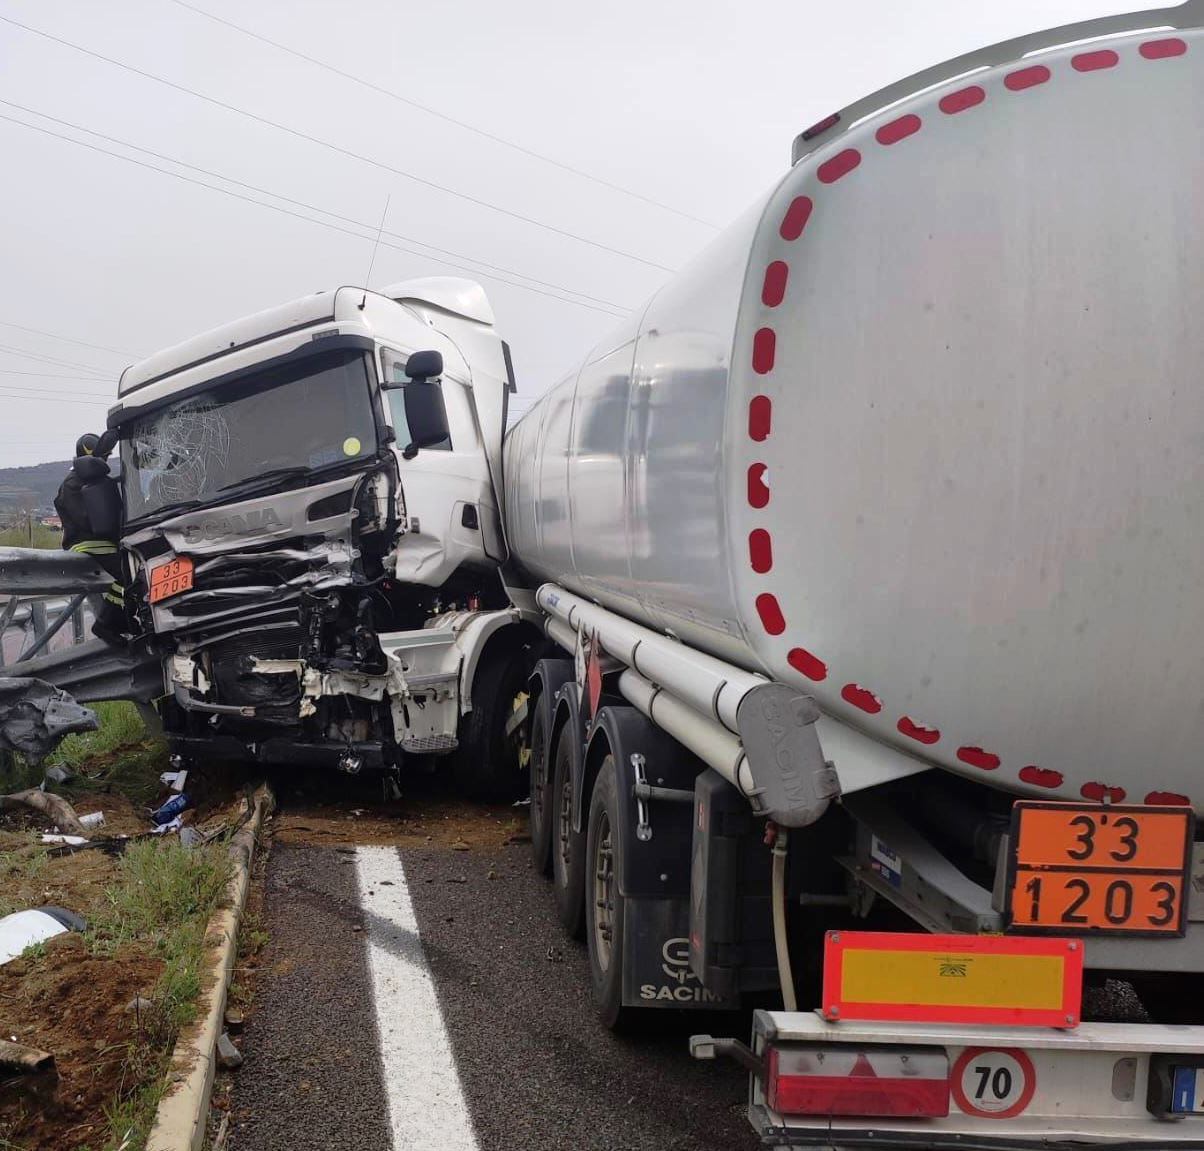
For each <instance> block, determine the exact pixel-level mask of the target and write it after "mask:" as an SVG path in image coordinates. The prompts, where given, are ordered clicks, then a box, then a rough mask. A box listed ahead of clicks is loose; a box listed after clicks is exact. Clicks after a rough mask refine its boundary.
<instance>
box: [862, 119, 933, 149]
mask: <svg viewBox="0 0 1204 1151" xmlns="http://www.w3.org/2000/svg"><path fill="white" fill-rule="evenodd" d="M923 124H924V122H923V121H922V120H921V119H920V118H919V116H913V115H907V116H900V117H899V118H898V119H897V120H892V121H891V122H890V123H889V124H883V125H882V127H881V128H879V129H878V131H877V132H875V133H874V139H875V140H877V141H878V143H879V144H885V145H887V146H889V145H891V144H897V143H898V142H899V141H900V140H906V139H907V137H908V136H914V135H915V134H916V133H917V132H918V131H919V130H920V128H921V127H923Z"/></svg>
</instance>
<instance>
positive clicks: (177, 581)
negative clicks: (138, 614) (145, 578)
mask: <svg viewBox="0 0 1204 1151" xmlns="http://www.w3.org/2000/svg"><path fill="white" fill-rule="evenodd" d="M191 587H192V560H190V559H188V558H187V557H186V556H179V557H177V558H176V559H174V560H169V561H168V562H167V563H165V564H159V566H158V567H153V568H151V569H150V602H151V603H158V602H159V601H160V600H165V599H170V598H171V597H172V596H173V595H179V594H180V592H183V591H188V590H189V589H190V588H191Z"/></svg>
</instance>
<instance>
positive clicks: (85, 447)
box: [75, 432, 100, 457]
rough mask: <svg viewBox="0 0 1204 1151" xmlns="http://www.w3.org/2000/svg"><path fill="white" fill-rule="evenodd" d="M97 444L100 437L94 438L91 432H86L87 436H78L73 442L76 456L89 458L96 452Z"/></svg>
mask: <svg viewBox="0 0 1204 1151" xmlns="http://www.w3.org/2000/svg"><path fill="white" fill-rule="evenodd" d="M98 443H100V437H99V436H94V435H93V434H92V433H91V432H88V434H87V435H84V436H80V437H79V439H78V440H76V441H75V454H76V456H77V457H78V456H90V455H91V454H92V453H93V452H94V451H96V445H97V444H98Z"/></svg>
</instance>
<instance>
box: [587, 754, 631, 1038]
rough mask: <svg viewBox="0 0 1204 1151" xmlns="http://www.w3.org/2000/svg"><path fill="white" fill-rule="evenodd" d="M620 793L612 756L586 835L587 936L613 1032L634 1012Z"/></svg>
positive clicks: (597, 990)
mask: <svg viewBox="0 0 1204 1151" xmlns="http://www.w3.org/2000/svg"><path fill="white" fill-rule="evenodd" d="M619 819H620V815H619V797H618V781H617V778H616V770H615V761H614V756H612V755H608V756H607V757H606V758H605V759H604V760H603V761H602V767H601V769H600V770H599V772H598V778H597V780H596V782H595V783H594V794H593V798H592V799H591V800H590V805H589V828H588V832H587V835H586V849H585V858H586V875H585V894H586V915H585V940H586V947H587V949H588V951H589V970H590V979H591V982H592V984H593V992H594V1007H595V1009H596V1010H597V1012H598V1017H599V1018H600V1019H601V1020H602V1022H603V1023H604V1024H605V1025H606V1026H607V1027H609V1028H610V1029H611V1030H612V1031H619V1030H622V1028H623V1027H624V1025H625V1024H626V1022H627V1019H628V1017H629V1016H630V1014H631V1013H630V1011H627V1010H625V1009H624V1007H623V896H622V894H621V893H620V892H619V880H618V875H619V867H620V863H621V860H620V852H621V851H622V842H623V841H622V837H621V835H620V832H619Z"/></svg>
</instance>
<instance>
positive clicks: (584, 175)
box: [171, 0, 719, 230]
mask: <svg viewBox="0 0 1204 1151" xmlns="http://www.w3.org/2000/svg"><path fill="white" fill-rule="evenodd" d="M171 3H173V4H176V5H178V6H179V7H181V8H187V9H188V10H189V11H190V12H195V13H196V14H197V15H198V16H204V17H205V19H207V20H212V21H213V22H214V23H216V24H224V25H225V26H226V27H227V28H232V29H233V30H234V31H235V32H241V33H242V34H243V35H244V36H249V37H251V39H253V40H258V41H259V42H260V43H262V44H268V45H270V46H271V47H273V48H275V49H276V50H277V51H279V52H285V53H287V54H288V55H289V56H295V57H297V59H299V60H305V61H306V62H307V63H309V64H314V65H316V66H317V67H319V68H324V69H325V70H326V71H327V72H333V73H334V75H336V76H341V77H342V78H343V79H344V80H350V81H351V82H352V83H353V84H359V85H360V87H362V88H367V89H368V90H369V91H372V92H376V93H377V94H378V95H381V96H387V97H388V98H389V99H390V100H396V101H397V102H398V103H399V104H407V105H409V107H411V108H417V109H418V111H420V112H425V113H426V114H427V115H428V116H434V117H435V118H436V119H439V120H443V121H444V122H445V123H448V124H454V125H455V126H456V127H457V128H463V129H464V131H466V132H472V133H473V134H474V135H476V136H480V137H482V138H483V139H485V140H492V141H493V143H495V144H501V145H502V146H503V147H505V148H512V149H514V151H516V152H521V153H522V154H523V155H524V156H530V157H531V158H532V159H535V160H539V161H540V162H541V163H544V164H550V165H551V166H552V167H553V168H559V169H560V170H561V171H563V172H571V173H572V174H573V175H574V176H579V177H580V178H581V179H583V180H589V181H591V182H592V183H594V184H600V185H601V186H602V187H603V188H609V189H610V190H611V191H612V192H619V193H621V194H622V195H624V196H630V197H631V198H632V199H634V200H642V201H643V202H644V203H645V204H651V205H652V207H654V208H660V209H661V210H662V211H665V212H672V213H673V215H675V216H680V217H681V218H682V219H683V220H690V221H692V222H693V223H695V224H702V225H703V227H706V228H714V229H716V230H718V228H719V225H718V224H714V223H712V222H711V221H710V220H704V219H703V218H702V217H701V216H694V215H691V214H690V213H689V212H683V211H682V210H681V209H680V208H675V207H673V205H672V204H665V203H662V202H661V201H660V200H654V199H653V198H652V197H651V196H646V195H644V193H643V192H637V191H635V190H634V189H632V188H626V187H624V186H623V185H622V184H615V183H613V182H611V181H610V180H606V179H603V177H601V176H595V175H594V174H593V173H592V172H586V171H584V170H583V169H581V168H575V167H574V166H573V165H572V164H566V163H564V161H562V160H556V159H553V158H552V157H551V156H547V155H545V154H544V153H542V152H537V151H535V149H533V148H527V147H525V146H524V145H522V144H518V143H516V142H515V141H513V140H508V139H506V137H504V136H499V135H497V134H496V133H495V132H490V131H488V130H486V129H485V128H479V127H477V125H475V124H469V123H468V122H467V121H466V120H459V119H457V118H456V117H455V116H449V115H448V114H447V113H446V112H440V111H439V109H438V108H432V107H431V106H430V105H429V104H423V103H420V102H419V101H418V100H414V99H412V98H411V97H409V96H403V95H402V94H401V93H400V92H395V91H393V90H392V89H391V88H384V87H381V85H379V84H373V83H372V81H371V80H366V79H364V77H363V76H357V75H356V74H355V73H354V72H346V71H344V70H343V69H342V68H339V67H337V66H336V65H334V64H331V63H329V62H328V61H326V60H319V59H318V58H317V57H316V56H309V55H307V54H306V53H305V52H302V51H300V50H299V49H297V48H290V47H289V46H288V45H287V44H281V43H280V42H279V41H278V40H273V39H271V38H270V37H268V36H264V35H262V34H261V33H259V32H254V31H252V30H251V29H250V28H244V27H243V26H242V25H241V24H235V23H234V21H233V20H226V19H225V18H224V17H222V16H218V15H216V14H214V13H213V12H207V11H206V10H205V9H204V8H198V7H197V6H196V5H195V4H189V3H187V0H171Z"/></svg>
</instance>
